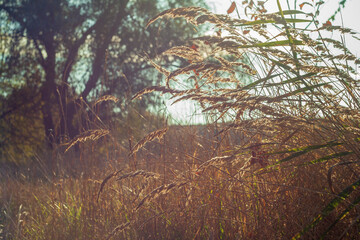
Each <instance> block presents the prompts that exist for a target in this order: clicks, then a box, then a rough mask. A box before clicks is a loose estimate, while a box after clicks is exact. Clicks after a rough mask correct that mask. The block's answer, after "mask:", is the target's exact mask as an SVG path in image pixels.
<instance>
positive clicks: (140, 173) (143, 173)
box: [116, 170, 160, 181]
mask: <svg viewBox="0 0 360 240" xmlns="http://www.w3.org/2000/svg"><path fill="white" fill-rule="evenodd" d="M136 176H143V177H144V178H145V179H147V178H155V179H157V178H159V177H160V175H159V174H158V173H153V172H146V171H144V170H137V171H135V172H130V173H127V174H124V175H122V176H120V177H118V179H116V180H118V181H121V180H122V179H125V178H130V177H131V178H133V177H136Z"/></svg>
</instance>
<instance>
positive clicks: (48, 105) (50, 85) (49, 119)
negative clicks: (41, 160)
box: [41, 38, 56, 148]
mask: <svg viewBox="0 0 360 240" xmlns="http://www.w3.org/2000/svg"><path fill="white" fill-rule="evenodd" d="M53 42H54V41H53V38H52V39H51V40H50V41H49V43H48V44H47V45H46V46H45V47H46V53H47V58H46V60H45V63H44V66H43V67H44V71H45V82H44V84H43V86H42V88H41V101H42V107H41V112H42V115H43V124H44V131H45V137H46V141H47V143H48V145H49V147H50V148H53V144H54V141H55V136H54V121H53V115H52V114H53V113H52V108H53V107H54V106H53V103H54V101H53V100H54V99H53V95H54V93H55V92H56V83H55V78H56V74H55V47H54V43H53Z"/></svg>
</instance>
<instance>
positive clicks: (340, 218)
mask: <svg viewBox="0 0 360 240" xmlns="http://www.w3.org/2000/svg"><path fill="white" fill-rule="evenodd" d="M359 203H360V196H359V197H357V198H356V199H355V200H354V201H353V202H352V203H351V204H349V206H348V207H347V208H346V209H345V210H344V211H342V213H341V214H340V215H339V216H338V217H337V218H336V219H335V221H334V222H333V223H332V224H331V225H330V226H329V227H328V228H327V229H326V231H325V232H324V233H323V234H322V235H321V237H320V239H324V237H325V236H326V234H328V232H329V231H330V230H331V229H332V228H333V227H334V226H335V225H336V224H337V223H338V222H339V221H341V220H342V219H343V218H344V217H345V216H346V215H347V214H348V213H349V212H350V210H351V209H353V208H354V207H355V206H356V205H358V204H359Z"/></svg>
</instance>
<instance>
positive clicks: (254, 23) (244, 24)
mask: <svg viewBox="0 0 360 240" xmlns="http://www.w3.org/2000/svg"><path fill="white" fill-rule="evenodd" d="M283 20H284V21H285V22H287V23H308V22H311V20H308V19H297V18H284V19H283ZM266 23H281V22H279V21H275V20H272V19H261V20H255V21H249V22H246V23H243V24H240V25H239V26H252V25H259V24H266Z"/></svg>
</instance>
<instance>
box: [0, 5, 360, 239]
mask: <svg viewBox="0 0 360 240" xmlns="http://www.w3.org/2000/svg"><path fill="white" fill-rule="evenodd" d="M243 4H244V6H243V9H246V14H247V15H248V16H249V19H248V20H244V19H240V18H231V17H230V16H229V15H219V14H213V13H211V12H209V11H207V10H205V9H202V8H197V7H191V8H180V9H170V10H168V11H166V12H163V13H161V14H160V15H158V16H156V17H154V19H152V20H150V22H149V24H151V23H152V22H154V21H156V20H158V19H159V18H165V17H171V18H175V17H184V18H186V19H187V20H188V21H189V22H190V23H192V24H194V25H199V24H205V23H206V24H210V25H211V26H213V28H214V34H213V35H208V36H203V37H199V38H197V39H193V40H192V42H191V43H190V45H189V46H177V47H174V48H172V49H169V50H167V51H165V52H164V54H165V55H171V56H175V57H178V58H182V59H185V60H186V61H187V62H188V64H187V65H184V66H182V67H180V68H179V69H176V70H168V69H164V68H163V67H161V64H159V63H156V62H155V61H154V60H149V61H150V62H152V64H153V65H154V67H155V68H157V69H158V70H159V71H160V72H161V73H163V74H165V76H166V83H165V84H164V86H155V87H150V88H147V89H145V90H143V91H141V92H139V93H137V94H135V95H134V97H133V101H136V99H137V98H139V97H141V95H142V94H147V93H150V92H152V91H159V92H162V93H166V94H170V95H171V97H172V98H173V100H174V101H185V100H188V99H190V100H193V101H196V102H198V103H199V106H201V107H202V108H203V112H204V114H209V116H211V118H209V119H214V121H213V122H211V123H208V124H207V125H204V126H167V124H166V121H162V122H163V124H162V125H163V126H161V127H159V129H160V130H154V129H153V128H152V127H151V128H147V131H146V132H145V131H139V132H137V134H136V136H135V134H134V131H135V130H136V129H132V130H133V131H132V132H131V131H130V130H129V132H131V134H132V135H134V136H133V137H132V138H131V136H128V135H126V137H127V138H128V139H129V141H128V142H127V143H124V142H119V141H118V138H117V136H119V133H118V132H117V131H115V129H112V130H111V129H110V130H109V129H107V128H106V127H105V126H104V125H101V126H102V129H103V130H92V131H88V132H84V133H83V134H82V135H79V136H78V137H77V138H75V139H73V140H72V141H70V142H69V145H68V149H71V147H73V145H75V144H81V146H82V147H81V149H82V150H83V154H82V156H81V159H82V161H84V163H85V164H86V159H87V158H90V159H91V158H95V156H94V154H95V153H96V152H97V150H99V151H104V147H103V146H105V147H106V146H107V147H108V148H107V149H108V150H107V151H108V152H107V153H106V154H102V155H101V154H100V155H99V158H98V159H95V160H94V162H101V160H102V159H104V158H103V157H104V156H111V157H110V159H109V161H108V164H107V165H106V167H103V168H101V169H100V168H92V171H93V172H92V174H84V175H81V174H74V175H72V176H71V177H70V176H68V175H66V174H65V175H62V177H55V178H52V179H50V180H49V179H45V180H44V179H38V180H36V181H35V180H32V181H30V179H27V178H26V176H20V177H19V178H8V179H7V180H6V181H3V182H2V183H1V188H0V191H1V192H0V194H1V203H2V209H1V228H2V235H1V236H2V237H3V238H4V239H7V238H10V239H11V238H13V239H50V238H52V239H291V238H294V239H296V238H304V239H320V238H325V239H358V238H359V237H358V236H359V230H360V229H359V219H360V215H359V210H360V209H359V196H360V195H359V189H358V186H359V185H360V181H359V170H360V169H359V164H358V161H359V117H360V113H359V100H358V99H359V86H358V84H357V79H356V74H357V72H356V70H354V69H353V67H356V64H358V60H357V59H356V58H355V57H354V55H352V54H351V53H350V51H349V50H348V49H347V48H346V47H345V46H344V43H342V42H341V41H337V40H335V39H334V38H326V37H325V35H326V34H327V33H328V32H330V33H333V34H334V35H335V34H337V33H339V36H344V35H345V34H347V35H349V36H352V35H353V33H352V31H351V30H349V29H346V28H344V27H338V26H332V25H331V23H329V22H328V23H324V24H323V23H317V21H316V19H315V17H316V16H314V14H313V15H311V14H306V13H304V12H302V11H300V10H284V9H283V8H282V7H283V6H281V5H280V3H279V1H277V4H278V12H277V13H267V12H266V9H265V8H264V6H263V5H261V2H260V1H259V2H258V5H257V6H256V5H255V3H254V2H253V1H250V2H248V1H243ZM309 4H310V5H311V4H313V5H314V12H315V15H316V10H317V8H318V5H319V4H318V3H312V2H310V1H309ZM236 8H237V9H236ZM235 10H236V11H237V12H239V11H240V5H239V4H238V6H236V4H235V8H234V7H231V8H229V11H228V12H229V14H234V13H235V12H236V11H235ZM184 78H185V79H187V82H188V84H187V85H186V86H188V88H187V89H184V84H181V85H180V84H179V82H178V81H179V80H178V79H184ZM158 125H160V124H158ZM128 127H131V121H130V124H129V126H128ZM131 134H130V135H131ZM93 139H95V140H98V139H102V140H101V141H104V142H105V143H106V144H105V145H101V143H100V142H99V143H98V145H97V144H94V142H90V144H89V143H88V141H89V140H93ZM109 146H111V148H110V147H109ZM109 149H117V150H116V151H115V150H114V152H112V150H109ZM119 149H121V151H120V152H121V153H118V150H119ZM64 150H66V147H64ZM67 154H69V153H67ZM94 162H93V163H94ZM96 166H99V165H96ZM90 167H91V166H90Z"/></svg>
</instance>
